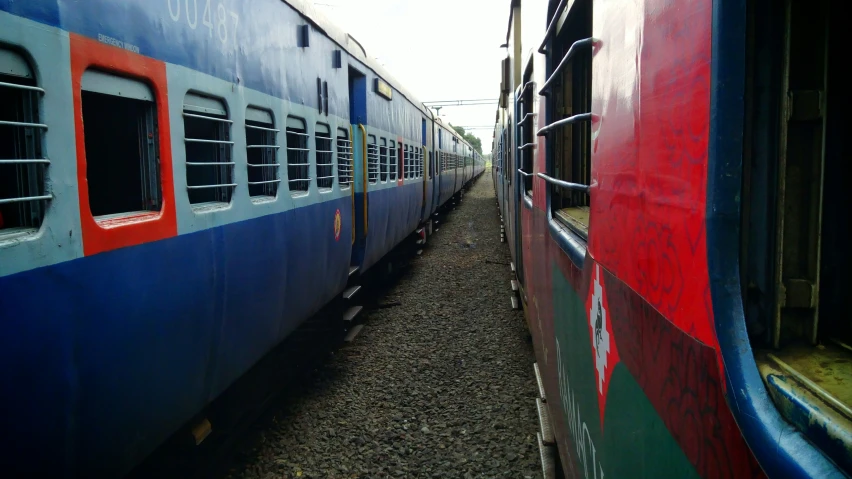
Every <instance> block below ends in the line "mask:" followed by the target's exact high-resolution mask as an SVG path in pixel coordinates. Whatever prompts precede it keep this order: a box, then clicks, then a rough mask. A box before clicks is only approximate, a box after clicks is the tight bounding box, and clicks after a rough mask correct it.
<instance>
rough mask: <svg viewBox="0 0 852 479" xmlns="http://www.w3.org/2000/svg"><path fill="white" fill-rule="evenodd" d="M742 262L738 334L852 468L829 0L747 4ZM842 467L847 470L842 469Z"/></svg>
mask: <svg viewBox="0 0 852 479" xmlns="http://www.w3.org/2000/svg"><path fill="white" fill-rule="evenodd" d="M746 6H747V7H746V11H747V16H748V21H747V22H746V24H747V25H748V28H747V39H748V46H747V52H746V55H745V58H746V64H745V66H746V71H745V78H746V84H745V96H744V98H743V100H744V107H745V108H744V110H745V124H744V129H743V140H744V145H743V149H742V154H743V162H742V179H741V187H742V206H741V209H740V211H741V212H742V213H741V214H742V217H741V225H740V228H741V234H742V237H741V243H740V247H741V248H740V252H739V254H740V257H739V260H738V265H740V268H741V275H742V277H741V285H742V292H741V294H742V297H743V308H744V311H745V320H746V325H745V326H746V330H747V332H748V335H749V339H750V341H751V345H752V348H753V351H754V355H755V360H756V363H757V366H758V368H757V369H758V371H759V372H760V373H761V375H762V376H763V379H764V382H765V385H766V388H767V391H768V392H769V397H770V398H771V399H772V400H773V401H774V402H775V403H776V405H777V406H778V410H779V412H780V413H781V414H782V415H783V416H784V417H785V418H786V419H787V420H788V421H789V422H790V423H791V424H793V425H794V426H795V427H797V428H798V429H800V430H801V432H802V433H803V434H804V435H805V436H806V437H807V438H808V439H809V440H810V441H812V442H813V443H814V444H815V445H816V446H818V447H820V448H821V449H822V450H823V452H824V453H826V455H828V456H829V457H831V458H832V459H833V460H834V461H836V462H837V463H838V464H840V465H841V467H846V468H849V467H852V459H850V455H849V451H850V439H849V438H850V437H852V423H850V421H849V420H850V418H852V388H850V386H849V385H850V384H852V321H850V316H849V314H848V296H849V290H850V287H852V280H850V278H852V277H850V275H849V269H850V267H852V252H851V251H850V249H849V246H848V243H847V238H848V237H849V235H850V233H852V223H850V221H849V219H848V218H849V213H848V204H849V201H848V185H849V176H848V173H847V171H848V166H847V164H848V154H847V151H848V146H847V141H846V139H845V137H846V135H847V134H848V133H847V132H848V131H849V123H850V122H849V116H848V115H846V114H844V113H843V112H845V111H846V110H847V107H846V105H848V104H849V101H850V96H852V95H850V92H849V90H848V89H847V88H845V87H843V85H844V84H845V82H846V78H847V76H848V73H847V72H846V70H845V66H846V58H845V53H844V50H845V49H844V48H843V47H842V46H841V45H843V44H844V42H845V38H844V34H845V32H844V31H843V26H841V22H843V18H842V16H841V15H832V14H831V13H833V12H831V9H833V8H834V5H833V4H831V5H830V2H829V1H828V0H815V1H813V2H808V3H807V4H802V3H800V2H770V1H756V0H753V1H749V2H747V3H746ZM847 470H849V469H847Z"/></svg>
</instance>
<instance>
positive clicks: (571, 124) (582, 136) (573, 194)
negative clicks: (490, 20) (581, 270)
mask: <svg viewBox="0 0 852 479" xmlns="http://www.w3.org/2000/svg"><path fill="white" fill-rule="evenodd" d="M575 8H576V9H578V10H577V11H574V12H572V15H569V20H568V23H567V24H566V26H565V27H563V28H562V30H561V31H560V32H558V33H557V34H556V35H553V36H551V37H550V38H549V40H548V46H547V52H546V53H545V57H546V63H547V69H546V71H547V73H548V76H547V78H548V79H547V81H545V83H544V84H543V85H542V86H541V88H540V90H539V93H540V94H543V95H546V97H547V98H546V110H547V126H545V127H544V128H542V129H540V130H538V133H537V134H538V135H543V136H545V142H546V151H547V152H548V153H547V161H546V168H545V169H546V173H545V174H544V176H543V179H544V180H545V188H546V194H547V209H548V215H549V217H550V218H551V221H553V222H557V223H558V226H560V227H562V228H565V229H567V230H568V231H570V232H571V233H572V234H573V235H575V236H577V237H578V238H579V239H580V240H581V241H582V242H584V243H585V242H586V241H587V240H588V227H589V218H590V212H591V196H590V195H589V191H588V190H589V185H590V184H591V168H592V160H591V122H590V121H589V120H590V119H591V85H592V51H591V48H589V47H590V46H591V45H592V44H593V41H594V40H593V39H592V2H590V1H588V0H584V1H581V2H577V3H576V4H574V5H572V6H571V9H572V10H573V9H575ZM560 65H561V66H562V67H563V68H562V69H560V70H559V71H556V70H557V68H559V66H560ZM569 81H570V83H568V84H567V85H566V82H569ZM551 83H553V84H554V86H553V87H552V88H551V87H550V84H551ZM560 99H561V101H560ZM560 111H561V112H564V113H559V114H558V115H559V116H557V112H560ZM572 119H573V120H574V121H572ZM566 132H567V133H566ZM566 160H567V161H566ZM538 176H540V177H542V175H541V174H539V175H538ZM566 202H567V203H568V205H567V206H565V203H566Z"/></svg>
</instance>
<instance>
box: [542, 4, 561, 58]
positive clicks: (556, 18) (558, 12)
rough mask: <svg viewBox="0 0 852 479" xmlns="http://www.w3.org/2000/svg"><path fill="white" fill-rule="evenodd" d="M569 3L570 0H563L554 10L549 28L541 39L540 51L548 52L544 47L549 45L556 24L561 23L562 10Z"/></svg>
mask: <svg viewBox="0 0 852 479" xmlns="http://www.w3.org/2000/svg"><path fill="white" fill-rule="evenodd" d="M567 3H568V0H562V1H561V2H559V5H558V6H557V7H556V10H555V11H554V12H553V18H551V19H550V25H548V26H547V30H546V31H545V32H544V39H543V40H542V41H541V46H540V47H538V52H539V53H547V50H545V49H544V47H546V46H547V41H548V40H550V36H551V35H553V32H554V31H556V24H557V23H559V17H561V16H562V10H564V9H565V5H566V4H567Z"/></svg>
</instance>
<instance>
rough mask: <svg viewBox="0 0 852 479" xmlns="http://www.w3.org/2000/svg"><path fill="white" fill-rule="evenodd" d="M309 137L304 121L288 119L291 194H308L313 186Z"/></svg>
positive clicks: (288, 171) (288, 160) (288, 170)
mask: <svg viewBox="0 0 852 479" xmlns="http://www.w3.org/2000/svg"><path fill="white" fill-rule="evenodd" d="M309 137H310V134H308V132H307V131H306V129H305V121H304V120H302V119H301V118H296V117H292V116H290V117H287V175H288V176H289V179H288V180H287V182H288V183H289V185H290V193H291V194H301V193H307V192H308V189H309V188H310V186H311V177H310V166H311V164H310V157H309V156H308V153H309V151H310V148H308V139H309Z"/></svg>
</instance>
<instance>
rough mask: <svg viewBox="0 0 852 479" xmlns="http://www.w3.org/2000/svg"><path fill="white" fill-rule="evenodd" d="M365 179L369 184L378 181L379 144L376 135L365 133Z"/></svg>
mask: <svg viewBox="0 0 852 479" xmlns="http://www.w3.org/2000/svg"><path fill="white" fill-rule="evenodd" d="M367 181H369V182H370V184H371V185H375V184H376V183H378V182H379V146H378V145H377V144H376V135H367Z"/></svg>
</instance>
